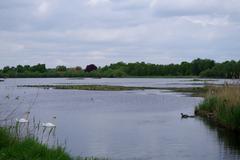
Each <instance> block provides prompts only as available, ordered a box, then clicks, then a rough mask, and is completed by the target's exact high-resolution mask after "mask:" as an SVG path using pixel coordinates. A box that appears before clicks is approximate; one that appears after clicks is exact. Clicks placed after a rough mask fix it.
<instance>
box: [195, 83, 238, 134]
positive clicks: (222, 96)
mask: <svg viewBox="0 0 240 160" xmlns="http://www.w3.org/2000/svg"><path fill="white" fill-rule="evenodd" d="M208 90H209V91H208V93H207V95H206V97H205V99H204V101H203V102H202V103H200V104H199V105H198V106H197V107H196V109H195V114H196V115H199V116H202V117H205V118H208V119H209V120H211V121H214V122H215V123H217V124H218V125H220V126H222V127H225V128H227V129H230V130H234V131H240V86H239V85H224V86H221V87H220V86H218V87H210V88H209V89H208Z"/></svg>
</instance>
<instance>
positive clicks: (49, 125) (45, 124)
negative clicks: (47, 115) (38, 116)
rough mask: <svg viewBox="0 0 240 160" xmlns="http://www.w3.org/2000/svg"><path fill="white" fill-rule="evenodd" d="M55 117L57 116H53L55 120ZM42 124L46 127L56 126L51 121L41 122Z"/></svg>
mask: <svg viewBox="0 0 240 160" xmlns="http://www.w3.org/2000/svg"><path fill="white" fill-rule="evenodd" d="M56 118H57V117H56V116H54V117H53V119H54V120H55V119H56ZM42 126H43V127H47V128H55V127H56V125H55V124H53V123H51V122H46V123H42Z"/></svg>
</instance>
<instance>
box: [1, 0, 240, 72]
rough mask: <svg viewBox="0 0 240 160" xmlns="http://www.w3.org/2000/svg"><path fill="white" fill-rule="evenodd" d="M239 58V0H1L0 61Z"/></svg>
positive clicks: (49, 63)
mask: <svg viewBox="0 0 240 160" xmlns="http://www.w3.org/2000/svg"><path fill="white" fill-rule="evenodd" d="M197 57H200V58H211V59H214V60H216V61H219V62H221V61H224V60H231V59H235V60H238V59H239V58H240V0H1V1H0V67H3V66H6V65H14V66H15V65H17V64H31V65H32V64H37V63H45V64H47V66H48V67H54V66H56V65H60V64H61V65H67V66H77V65H80V66H85V65H86V64H89V63H95V64H97V65H105V64H110V63H114V62H118V61H124V62H136V61H145V62H150V63H161V64H169V63H179V62H181V61H191V60H192V59H194V58H197Z"/></svg>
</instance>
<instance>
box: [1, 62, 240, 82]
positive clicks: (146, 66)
mask: <svg viewBox="0 0 240 160" xmlns="http://www.w3.org/2000/svg"><path fill="white" fill-rule="evenodd" d="M0 77H5V78H28V77H30V78H35V77H211V78H239V77H240V60H239V61H225V62H223V63H217V62H215V61H214V60H210V59H195V60H193V61H192V62H182V63H180V64H168V65H161V64H151V63H144V62H140V63H139V62H136V63H124V62H118V63H115V64H110V65H106V66H104V67H96V66H95V65H94V64H90V65H87V66H86V67H85V69H82V68H81V67H80V66H77V67H73V68H67V67H66V66H57V67H56V68H50V69H48V68H46V66H45V64H37V65H34V66H29V65H24V66H23V65H18V66H17V67H9V66H6V67H4V68H3V69H2V70H0Z"/></svg>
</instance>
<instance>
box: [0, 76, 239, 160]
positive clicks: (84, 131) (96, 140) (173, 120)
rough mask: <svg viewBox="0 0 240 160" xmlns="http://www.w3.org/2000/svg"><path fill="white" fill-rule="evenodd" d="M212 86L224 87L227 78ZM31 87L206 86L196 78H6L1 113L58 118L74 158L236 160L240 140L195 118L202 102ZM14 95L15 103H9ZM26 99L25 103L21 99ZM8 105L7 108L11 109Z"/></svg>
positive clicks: (150, 93) (156, 93)
mask: <svg viewBox="0 0 240 160" xmlns="http://www.w3.org/2000/svg"><path fill="white" fill-rule="evenodd" d="M211 83H217V84H221V83H224V80H215V81H211ZM28 84H35V85H37V84H66V85H67V84H104V85H106V84H107V85H124V86H146V87H190V86H203V85H204V82H202V81H200V82H195V81H191V79H159V78H154V79H144V78H141V79H65V78H59V79H6V80H5V82H1V83H0V98H1V105H0V106H1V107H2V108H1V110H8V111H11V110H12V108H15V107H17V108H18V109H17V112H16V116H19V117H21V115H22V114H23V112H24V111H26V110H27V109H28V108H31V116H32V117H33V116H34V117H35V118H36V119H38V120H41V121H53V120H52V116H57V119H56V122H55V123H56V125H57V130H56V136H57V137H58V139H59V141H60V142H62V143H64V141H65V140H66V142H67V150H68V151H69V152H70V153H71V154H72V155H75V156H77V155H82V156H97V157H109V158H111V159H113V160H115V159H116V160H118V159H119V160H120V159H124V160H125V159H126V160H132V159H134V160H135V159H140V160H141V159H143V160H159V159H161V160H172V159H178V160H188V159H189V160H190V159H191V160H192V159H194V160H202V159H209V160H219V159H226V160H235V159H238V158H239V148H240V147H239V144H240V143H239V138H238V136H237V135H234V134H232V133H226V132H225V131H223V130H221V129H219V128H216V127H214V126H213V125H212V124H209V123H208V122H206V121H203V120H202V119H198V118H194V119H181V118H180V113H181V112H183V113H188V114H193V112H194V107H195V106H196V105H197V104H198V103H199V102H201V101H202V99H201V98H197V97H195V98H194V97H188V96H186V95H183V94H179V93H173V92H166V91H161V90H144V91H142V90H140V91H78V90H54V89H53V90H44V89H38V88H18V87H16V86H17V85H28ZM6 95H10V99H6V97H5V96H6ZM16 96H20V98H19V100H16V99H15V97H16ZM6 106H7V107H6Z"/></svg>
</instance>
